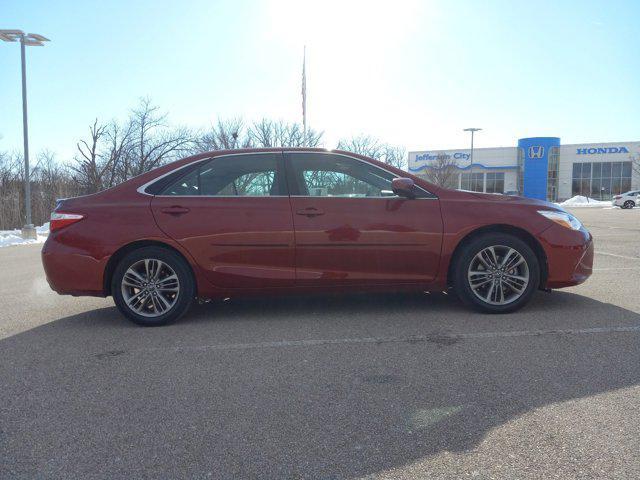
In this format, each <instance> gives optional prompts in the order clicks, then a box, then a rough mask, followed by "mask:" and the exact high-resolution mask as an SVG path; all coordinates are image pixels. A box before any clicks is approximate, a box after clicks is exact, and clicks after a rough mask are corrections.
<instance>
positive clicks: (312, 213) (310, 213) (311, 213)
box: [296, 207, 324, 218]
mask: <svg viewBox="0 0 640 480" xmlns="http://www.w3.org/2000/svg"><path fill="white" fill-rule="evenodd" d="M296 215H303V216H305V217H309V218H313V217H318V216H320V215H324V212H323V211H322V210H318V209H317V208H316V207H307V208H303V209H301V210H298V211H297V212H296Z"/></svg>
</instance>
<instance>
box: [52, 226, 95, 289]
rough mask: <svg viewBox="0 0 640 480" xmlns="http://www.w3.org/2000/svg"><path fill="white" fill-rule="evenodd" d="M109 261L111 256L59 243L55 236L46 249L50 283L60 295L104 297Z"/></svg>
mask: <svg viewBox="0 0 640 480" xmlns="http://www.w3.org/2000/svg"><path fill="white" fill-rule="evenodd" d="M107 261H108V256H105V257H103V258H95V257H93V256H92V255H90V254H89V253H88V252H86V251H84V250H81V249H79V248H75V247H70V246H67V245H64V244H62V243H59V242H57V241H56V240H55V238H54V237H53V236H51V235H50V236H49V238H48V239H47V241H46V242H45V244H44V246H43V248H42V266H43V267H44V271H45V274H46V276H47V282H48V283H49V286H50V287H51V289H52V290H54V291H55V292H57V293H59V294H60V295H76V296H81V295H90V296H96V297H104V296H105V292H104V285H103V276H104V271H105V267H106V264H107Z"/></svg>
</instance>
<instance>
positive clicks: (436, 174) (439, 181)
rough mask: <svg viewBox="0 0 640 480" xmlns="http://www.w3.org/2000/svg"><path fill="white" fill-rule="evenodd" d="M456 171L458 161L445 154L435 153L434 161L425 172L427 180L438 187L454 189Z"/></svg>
mask: <svg viewBox="0 0 640 480" xmlns="http://www.w3.org/2000/svg"><path fill="white" fill-rule="evenodd" d="M457 171H458V161H457V160H456V159H454V158H453V156H452V155H450V154H448V153H445V152H436V158H435V161H434V162H432V163H431V164H429V168H427V169H426V170H425V175H426V177H427V180H429V181H430V182H431V183H434V184H436V185H438V186H440V187H445V188H452V187H454V188H455V187H456V185H454V184H455V180H456V174H457Z"/></svg>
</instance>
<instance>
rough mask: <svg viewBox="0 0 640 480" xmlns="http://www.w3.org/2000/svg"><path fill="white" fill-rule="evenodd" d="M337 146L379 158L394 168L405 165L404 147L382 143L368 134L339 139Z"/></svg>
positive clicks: (405, 154)
mask: <svg viewBox="0 0 640 480" xmlns="http://www.w3.org/2000/svg"><path fill="white" fill-rule="evenodd" d="M337 148H338V149H339V150H346V151H349V152H353V153H357V154H358V155H364V156H365V157H370V158H373V159H375V160H379V161H381V162H384V163H386V164H387V165H391V166H393V167H396V168H404V167H405V166H406V156H407V151H406V149H405V148H404V147H401V146H399V145H391V144H388V143H383V142H381V141H380V140H378V139H377V138H375V137H372V136H370V135H357V136H355V137H351V138H348V139H341V140H340V141H339V142H338V147H337Z"/></svg>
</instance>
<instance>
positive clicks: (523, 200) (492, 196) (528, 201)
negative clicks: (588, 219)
mask: <svg viewBox="0 0 640 480" xmlns="http://www.w3.org/2000/svg"><path fill="white" fill-rule="evenodd" d="M459 193H460V194H463V195H467V196H468V198H469V200H472V199H479V200H484V201H489V202H497V203H504V204H505V205H531V206H536V207H542V208H544V209H545V210H561V211H564V209H563V208H562V207H561V206H560V205H558V204H557V203H552V202H547V201H546V200H538V199H537V198H527V197H519V196H515V195H502V194H500V193H479V192H467V191H460V192H459Z"/></svg>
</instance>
